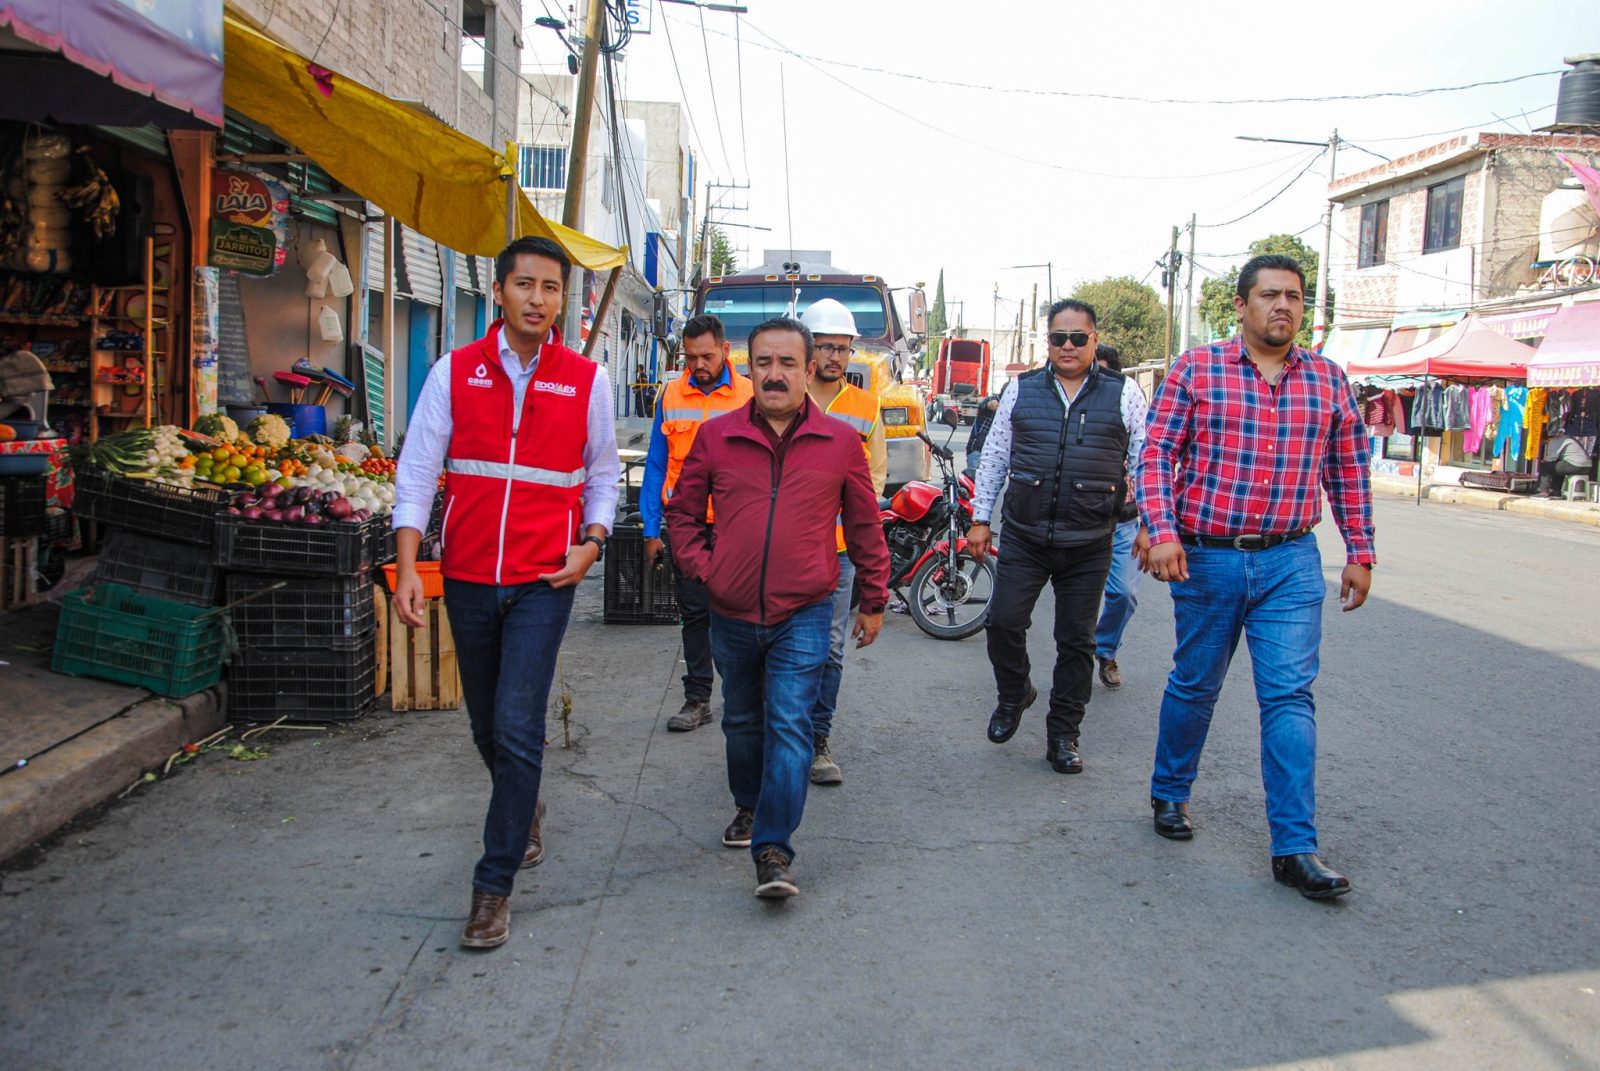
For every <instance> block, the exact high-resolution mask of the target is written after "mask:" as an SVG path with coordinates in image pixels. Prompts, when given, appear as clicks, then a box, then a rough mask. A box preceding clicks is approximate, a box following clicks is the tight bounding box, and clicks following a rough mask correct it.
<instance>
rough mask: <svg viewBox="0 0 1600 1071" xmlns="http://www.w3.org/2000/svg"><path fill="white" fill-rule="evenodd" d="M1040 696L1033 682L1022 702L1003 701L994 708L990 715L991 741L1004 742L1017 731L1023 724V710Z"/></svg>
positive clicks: (995, 742) (992, 742)
mask: <svg viewBox="0 0 1600 1071" xmlns="http://www.w3.org/2000/svg"><path fill="white" fill-rule="evenodd" d="M1038 698H1039V692H1038V690H1037V689H1035V688H1034V686H1033V685H1032V684H1029V685H1028V694H1027V695H1025V696H1023V697H1022V702H1020V703H1015V704H1012V703H1001V704H1000V705H999V706H997V707H995V708H994V713H993V714H991V715H989V743H991V744H1003V743H1005V742H1006V741H1007V740H1010V739H1011V738H1012V737H1013V736H1015V735H1016V733H1017V726H1019V725H1021V724H1022V712H1023V711H1024V710H1027V709H1028V708H1029V707H1031V706H1033V701H1034V700H1035V699H1038Z"/></svg>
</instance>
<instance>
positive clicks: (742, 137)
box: [733, 19, 750, 183]
mask: <svg viewBox="0 0 1600 1071" xmlns="http://www.w3.org/2000/svg"><path fill="white" fill-rule="evenodd" d="M733 49H734V57H735V61H736V63H737V65H738V71H739V152H740V154H741V155H742V156H743V157H744V180H745V182H747V183H748V182H749V181H750V138H749V136H748V135H747V134H746V133H745V129H744V40H743V35H742V34H740V33H739V20H738V19H734V20H733Z"/></svg>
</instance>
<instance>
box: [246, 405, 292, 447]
mask: <svg viewBox="0 0 1600 1071" xmlns="http://www.w3.org/2000/svg"><path fill="white" fill-rule="evenodd" d="M250 437H251V438H253V439H255V441H256V442H257V443H259V444H260V445H262V446H271V447H278V446H283V445H285V444H286V443H288V441H289V425H288V423H287V422H286V421H285V420H284V419H283V418H282V417H281V416H279V415H278V414H277V413H266V414H264V415H262V416H258V417H256V418H255V419H254V420H252V421H251V422H250Z"/></svg>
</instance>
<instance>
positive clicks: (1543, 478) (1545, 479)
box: [1539, 461, 1589, 495]
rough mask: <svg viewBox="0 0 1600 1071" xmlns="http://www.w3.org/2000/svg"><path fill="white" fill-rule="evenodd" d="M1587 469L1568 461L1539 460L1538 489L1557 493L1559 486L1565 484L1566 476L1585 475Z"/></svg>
mask: <svg viewBox="0 0 1600 1071" xmlns="http://www.w3.org/2000/svg"><path fill="white" fill-rule="evenodd" d="M1587 475H1589V469H1588V468H1586V467H1585V466H1583V465H1574V464H1573V463H1572V462H1570V461H1541V462H1539V491H1540V493H1543V492H1545V491H1549V492H1550V493H1552V494H1557V495H1559V494H1560V493H1561V488H1562V487H1563V486H1565V485H1566V482H1567V481H1566V477H1568V476H1587Z"/></svg>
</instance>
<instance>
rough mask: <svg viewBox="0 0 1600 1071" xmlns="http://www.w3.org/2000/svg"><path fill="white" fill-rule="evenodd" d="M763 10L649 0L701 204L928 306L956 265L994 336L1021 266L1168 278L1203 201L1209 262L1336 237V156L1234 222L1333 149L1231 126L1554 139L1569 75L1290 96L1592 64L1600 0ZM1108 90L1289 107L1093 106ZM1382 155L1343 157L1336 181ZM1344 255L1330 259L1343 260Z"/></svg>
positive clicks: (664, 85)
mask: <svg viewBox="0 0 1600 1071" xmlns="http://www.w3.org/2000/svg"><path fill="white" fill-rule="evenodd" d="M746 4H747V6H748V7H749V9H750V10H749V13H748V14H747V15H744V16H735V15H732V14H726V13H721V12H714V11H704V12H700V11H697V10H695V9H694V8H690V7H685V6H681V5H678V4H672V3H662V2H657V3H656V4H655V5H654V12H653V23H654V24H653V32H652V33H651V34H650V35H649V36H642V35H640V36H636V37H635V38H634V39H633V42H632V43H631V44H630V45H629V46H628V48H627V51H626V60H625V62H624V63H623V65H622V68H621V69H622V71H623V77H624V79H625V83H624V95H625V96H626V97H628V98H630V99H641V100H682V99H683V92H682V91H680V88H679V80H678V79H679V74H680V73H681V77H682V82H683V87H684V91H686V93H687V98H688V99H687V103H688V107H689V111H690V115H691V117H692V119H693V124H694V128H695V129H696V130H697V131H698V138H697V141H698V144H699V149H700V160H701V166H702V171H701V182H702V190H703V183H704V181H705V179H706V178H707V177H708V176H709V177H711V178H713V179H714V180H716V181H720V182H745V181H748V182H749V183H750V187H751V188H750V189H749V190H748V191H738V192H735V193H729V194H723V195H722V198H723V203H724V204H727V205H746V206H748V211H742V212H733V211H719V212H718V213H717V215H716V216H715V217H714V218H723V219H726V220H728V221H729V222H733V223H747V224H755V225H760V226H765V227H771V228H772V230H771V231H770V232H762V231H754V230H742V229H735V228H731V227H730V228H729V229H728V234H729V236H730V237H731V238H733V240H734V241H735V242H736V243H738V244H740V245H741V246H742V247H746V248H748V250H749V252H750V255H751V257H752V258H759V256H760V254H761V251H762V250H763V249H764V248H786V247H788V246H789V244H790V240H791V239H790V218H791V213H792V225H793V234H792V241H793V245H794V246H795V247H796V248H802V249H829V250H832V251H833V253H834V262H835V263H837V264H838V265H840V266H841V267H844V268H846V269H849V270H852V271H857V272H877V273H879V274H881V275H883V276H884V277H885V278H886V279H887V280H888V281H889V282H890V284H891V285H893V286H903V285H908V284H910V283H913V282H917V281H925V282H926V283H927V286H928V291H929V298H930V300H931V299H932V297H933V287H934V283H935V281H936V279H937V278H938V275H939V271H940V269H941V268H942V269H943V270H944V272H945V287H946V297H947V299H949V300H952V301H964V302H965V316H966V321H967V323H968V324H969V325H971V326H981V327H987V326H988V325H989V324H990V322H991V318H992V315H993V312H992V309H993V301H992V295H993V291H994V288H995V286H996V285H998V287H999V292H1000V296H1001V298H1002V299H1005V300H1008V301H1010V302H1012V305H1011V313H1010V314H1009V316H1007V315H1006V314H1004V313H1002V323H1003V322H1004V321H1005V320H1006V319H1009V318H1011V317H1014V316H1015V310H1016V304H1015V302H1016V301H1017V300H1018V299H1020V298H1025V297H1027V296H1028V295H1029V291H1030V288H1031V287H1032V285H1033V284H1034V283H1035V282H1037V283H1038V284H1039V289H1040V296H1041V298H1042V297H1043V296H1044V291H1045V273H1044V271H1043V270H1042V269H1039V270H1008V266H1009V265H1015V264H1033V263H1042V262H1045V261H1051V262H1053V263H1054V274H1055V287H1056V290H1057V291H1058V292H1059V293H1067V292H1069V291H1070V290H1071V288H1072V287H1073V285H1074V284H1076V283H1077V282H1080V281H1083V280H1087V279H1097V278H1101V277H1103V276H1106V275H1132V276H1133V277H1134V278H1136V279H1140V278H1146V277H1147V275H1148V278H1149V279H1150V281H1151V282H1153V283H1154V284H1156V285H1159V282H1160V279H1159V272H1154V273H1152V265H1153V264H1154V262H1155V260H1156V259H1157V258H1158V257H1159V256H1161V254H1162V253H1163V251H1164V250H1165V248H1166V245H1167V242H1168V239H1169V236H1170V231H1171V227H1172V225H1173V224H1180V225H1184V224H1187V222H1188V219H1189V216H1190V214H1191V213H1195V214H1197V215H1198V219H1199V224H1200V228H1199V230H1198V231H1197V245H1196V248H1197V252H1198V253H1199V254H1201V256H1200V257H1198V258H1197V263H1198V264H1199V265H1202V266H1204V267H1206V268H1210V269H1212V270H1214V271H1218V272H1222V271H1226V270H1227V268H1228V267H1229V266H1230V265H1232V264H1234V263H1237V262H1238V261H1239V260H1241V259H1243V258H1242V257H1240V256H1238V253H1239V252H1240V251H1242V250H1244V249H1245V248H1246V246H1247V245H1248V244H1249V243H1250V242H1251V241H1252V240H1254V239H1256V238H1258V237H1261V236H1264V235H1267V234H1272V233H1275V232H1285V231H1287V232H1302V231H1303V232H1305V239H1306V240H1307V241H1308V242H1310V243H1311V244H1312V245H1313V247H1314V248H1318V249H1320V247H1321V244H1322V230H1321V227H1320V226H1319V221H1320V218H1321V214H1322V211H1323V205H1324V204H1325V199H1326V191H1327V172H1328V160H1327V157H1326V156H1324V157H1323V158H1322V159H1320V160H1317V161H1316V162H1315V163H1314V164H1311V166H1310V169H1309V171H1308V172H1307V173H1306V174H1305V175H1304V176H1303V177H1302V178H1300V180H1299V181H1298V182H1295V183H1294V185H1293V186H1292V187H1290V188H1289V189H1288V191H1287V192H1284V193H1283V194H1282V195H1281V196H1278V197H1277V199H1276V200H1273V201H1272V203H1271V204H1270V205H1268V206H1267V207H1265V208H1263V209H1261V210H1260V211H1257V212H1255V213H1254V214H1251V215H1249V217H1248V218H1247V219H1244V220H1242V221H1240V222H1237V223H1233V224H1231V225H1227V226H1217V224H1222V223H1225V222H1226V221H1228V220H1231V219H1233V218H1234V217H1237V216H1241V215H1245V214H1246V213H1249V212H1251V210H1252V209H1256V208H1257V207H1258V206H1260V205H1261V204H1262V203H1263V202H1266V201H1268V200H1269V199H1271V198H1272V197H1273V195H1274V194H1277V193H1278V192H1279V191H1280V190H1282V189H1283V187H1284V186H1285V185H1287V184H1288V183H1289V182H1290V180H1291V179H1293V178H1294V176H1295V175H1296V173H1298V172H1300V171H1301V170H1302V169H1304V168H1306V165H1307V164H1308V163H1310V161H1311V160H1312V157H1313V156H1314V155H1315V154H1316V152H1317V150H1316V149H1314V148H1302V147H1299V146H1294V145H1277V144H1260V143H1252V142H1244V141H1238V140H1236V139H1235V136H1236V135H1240V134H1248V135H1259V136H1267V137H1278V138H1291V139H1301V140H1306V141H1317V140H1321V139H1326V138H1327V137H1328V135H1329V133H1330V132H1331V131H1332V130H1333V129H1334V128H1335V127H1337V128H1338V130H1339V133H1340V135H1341V137H1343V138H1346V139H1348V140H1349V141H1352V142H1354V143H1355V144H1357V145H1360V146H1363V147H1366V148H1368V149H1370V150H1371V151H1372V152H1375V153H1380V154H1382V155H1383V156H1387V157H1391V158H1392V157H1395V156H1399V155H1401V154H1403V153H1405V152H1409V151H1413V150H1415V149H1418V148H1422V147H1425V146H1427V145H1430V144H1434V143H1436V142H1438V141H1442V140H1446V139H1447V138H1448V137H1451V136H1454V135H1453V133H1450V132H1452V131H1455V130H1456V128H1467V129H1468V130H1501V131H1503V130H1515V131H1518V132H1527V131H1529V130H1532V129H1535V128H1537V127H1539V126H1543V125H1545V124H1547V123H1549V122H1550V121H1551V120H1552V117H1553V114H1554V106H1555V99H1556V89H1557V83H1558V79H1559V76H1558V75H1557V74H1549V75H1546V76H1544V77H1538V78H1528V79H1524V80H1522V81H1517V82H1512V83H1510V84H1504V85H1492V86H1483V87H1480V88H1475V89H1468V90H1463V91H1457V92H1439V93H1430V94H1426V95H1422V96H1415V97H1396V96H1389V97H1379V98H1376V99H1369V100H1349V99H1346V100H1335V101H1315V102H1307V101H1299V102H1286V101H1282V98H1285V97H1302V98H1305V97H1335V96H1338V97H1349V96H1355V95H1362V94H1376V93H1383V92H1393V91H1412V90H1420V89H1430V88H1434V87H1442V86H1459V85H1464V84H1467V83H1473V82H1484V81H1495V80H1501V79H1512V78H1517V77H1518V76H1522V75H1529V74H1534V73H1536V72H1541V71H1549V72H1554V71H1558V70H1561V69H1563V67H1562V63H1561V60H1562V57H1563V56H1565V55H1569V54H1573V53H1578V52H1586V51H1600V4H1596V3H1595V2H1594V0H1531V2H1530V0H1522V2H1519V3H1510V2H1505V3H1499V2H1494V3H1491V2H1483V0H1477V2H1474V0H1461V2H1457V3H1440V2H1434V0H1427V2H1413V0H1404V2H1396V0H1387V2H1375V0H1352V2H1346V3H1343V4H1337V5H1318V4H1274V5H1222V4H1194V3H1187V4H1177V3H1165V2H1155V3H1143V4H1138V3H1107V4H1095V5H1088V4H1080V3H1040V2H1035V3H1021V2H1015V0H991V2H988V3H960V4H957V3H950V2H944V0H929V2H926V3H921V4H917V3H887V2H874V0H851V2H844V0H805V2H799V0H746ZM1223 11H1230V12H1232V13H1231V14H1227V15H1224V14H1222V13H1221V12H1223ZM547 12H553V13H556V14H558V15H560V16H562V17H569V18H570V17H573V16H572V13H571V11H570V8H569V5H568V4H565V3H561V2H559V0H524V18H525V21H526V22H528V23H530V24H531V23H532V21H533V19H534V18H535V17H538V16H540V15H543V14H546V13H547ZM702 15H703V17H704V25H705V29H706V32H705V34H704V35H702V32H701V17H702ZM736 19H742V25H741V26H740V27H739V34H740V40H741V42H742V45H741V47H740V48H736V43H735V38H734V30H735V20H736ZM669 29H670V31H671V34H670V37H671V47H670V48H669V41H668V33H667V31H668V30H669ZM524 36H525V41H526V46H527V51H526V53H525V57H526V59H527V60H528V61H530V62H536V63H543V64H548V65H550V66H551V67H552V69H553V68H554V67H555V66H556V65H557V64H559V63H560V62H562V58H563V57H562V53H561V51H560V46H559V43H558V42H556V40H555V38H554V35H553V34H552V33H550V31H548V30H544V29H540V28H538V27H532V28H530V29H529V30H528V31H527V33H526V34H525V35H524ZM774 42H777V44H775V43H774ZM780 46H781V47H782V48H786V49H789V50H792V51H793V52H795V53H802V54H804V55H805V56H806V57H809V58H808V59H801V58H797V57H796V56H794V55H786V54H784V53H783V52H780V51H778V49H779V47H780ZM741 49H742V58H743V81H742V85H743V103H744V110H743V116H742V117H741V115H740V92H739V89H740V84H741V83H740V78H739V52H740V51H741ZM674 50H675V51H676V59H677V65H676V70H675V65H674V62H673V55H672V53H673V51H674ZM708 51H709V55H710V64H709V69H708V64H707V61H706V56H707V52H708ZM862 68H881V69H882V70H883V71H885V72H893V73H879V72H877V71H871V70H864V69H862ZM708 74H709V76H710V77H709V78H708ZM780 75H781V82H780ZM947 82H961V83H968V84H969V85H970V86H975V87H979V88H968V87H961V86H954V85H948V84H941V83H947ZM713 84H714V85H715V88H716V98H715V103H716V107H715V108H713V94H712V89H711V87H712V85H713ZM984 87H987V88H984ZM783 90H786V100H787V124H785V121H784V102H785V93H784V92H783ZM1092 93H1097V94H1107V95H1116V96H1126V97H1139V98H1171V99H1179V100H1207V101H1224V100H1228V101H1231V100H1240V99H1270V100H1271V101H1273V102H1272V103H1264V104H1215V103H1212V104H1181V103H1180V104H1174V103H1142V102H1134V101H1113V100H1104V99H1095V98H1092V97H1086V96H1080V95H1077V94H1092ZM1524 113H1526V114H1524ZM1497 116H1498V117H1500V118H1496V117H1497ZM719 117H720V132H719V129H718V125H719V124H718V119H719ZM785 125H787V131H788V146H787V163H786V160H785V156H786V154H785V145H784V130H785ZM746 139H748V140H746ZM1379 162H1380V161H1379V160H1378V159H1377V158H1376V157H1374V156H1371V155H1368V154H1366V153H1364V152H1361V151H1358V150H1355V149H1351V148H1348V147H1346V148H1341V150H1340V152H1339V156H1338V170H1339V173H1340V174H1349V173H1352V172H1354V171H1357V170H1362V169H1365V168H1367V167H1370V166H1372V165H1374V164H1377V163H1379ZM786 194H787V200H786ZM1334 241H1335V248H1334V251H1333V260H1334V262H1335V264H1337V263H1338V262H1339V260H1340V259H1341V257H1344V258H1346V259H1348V256H1349V251H1347V250H1344V251H1342V250H1341V249H1340V248H1339V247H1338V243H1339V239H1338V238H1335V239H1334ZM1184 242H1185V243H1186V242H1187V239H1186V238H1185V239H1184ZM742 263H743V262H742ZM1199 279H1200V276H1199V275H1198V274H1197V276H1196V287H1197V288H1198V285H1199ZM902 307H903V306H902ZM952 315H953V310H952Z"/></svg>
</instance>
